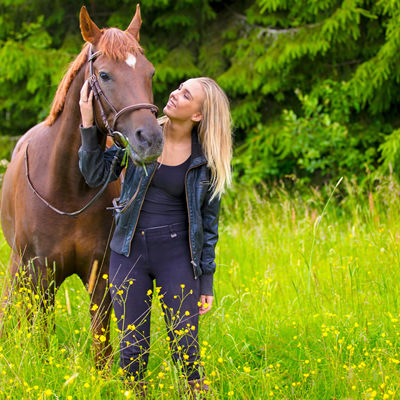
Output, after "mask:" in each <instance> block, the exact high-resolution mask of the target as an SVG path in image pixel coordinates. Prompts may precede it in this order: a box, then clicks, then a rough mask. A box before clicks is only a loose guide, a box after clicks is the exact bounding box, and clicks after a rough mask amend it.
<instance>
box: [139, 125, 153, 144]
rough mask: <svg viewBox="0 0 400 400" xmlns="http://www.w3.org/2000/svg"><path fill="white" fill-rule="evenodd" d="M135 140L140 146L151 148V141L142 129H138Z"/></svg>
mask: <svg viewBox="0 0 400 400" xmlns="http://www.w3.org/2000/svg"><path fill="white" fill-rule="evenodd" d="M135 138H136V140H137V141H138V143H139V144H141V145H144V146H149V147H150V146H151V141H150V140H149V138H148V137H146V134H145V133H144V132H143V130H142V129H140V128H139V129H136V131H135Z"/></svg>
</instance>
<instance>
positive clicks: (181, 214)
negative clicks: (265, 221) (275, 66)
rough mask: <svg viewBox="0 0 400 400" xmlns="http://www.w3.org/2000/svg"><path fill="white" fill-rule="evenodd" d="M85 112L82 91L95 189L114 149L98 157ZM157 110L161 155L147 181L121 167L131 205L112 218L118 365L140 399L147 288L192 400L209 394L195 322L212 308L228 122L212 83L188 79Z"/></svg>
mask: <svg viewBox="0 0 400 400" xmlns="http://www.w3.org/2000/svg"><path fill="white" fill-rule="evenodd" d="M91 104H92V93H90V94H88V86H87V84H85V85H84V86H83V88H82V91H81V101H80V107H81V114H82V129H81V134H82V146H81V148H80V150H79V155H80V168H81V171H82V174H83V176H84V177H85V180H86V182H87V183H88V184H89V185H90V186H92V187H95V186H100V185H101V184H103V183H104V181H105V179H106V177H107V175H108V171H109V168H110V160H111V159H112V158H113V155H114V154H115V153H116V148H115V147H114V146H113V147H111V148H110V149H109V150H107V151H106V152H104V153H103V152H102V150H101V149H100V147H99V145H98V143H97V133H96V127H94V126H93V110H92V105H91ZM163 111H164V114H165V117H163V118H161V119H160V120H161V123H163V126H164V128H163V131H164V147H163V151H162V154H161V155H160V157H159V158H158V160H157V162H156V163H153V164H150V165H148V166H147V167H146V169H147V171H146V173H145V171H144V169H143V168H142V167H138V166H135V165H134V164H133V163H128V166H127V170H126V174H125V178H124V183H123V187H122V193H121V197H120V203H121V204H124V203H126V202H127V201H129V199H130V198H131V197H132V195H133V194H136V196H137V197H136V198H135V201H134V202H133V203H132V205H131V206H130V207H129V208H128V210H127V211H126V212H124V213H121V214H119V213H117V215H116V229H115V232H114V235H113V238H112V240H111V244H110V247H111V257H110V270H109V280H110V287H111V289H110V290H111V296H112V300H113V306H114V311H115V315H116V318H117V319H118V329H119V330H120V331H121V343H120V364H121V367H122V369H123V370H124V371H125V372H126V374H127V375H128V377H129V378H130V379H131V380H132V381H133V380H134V381H136V382H138V383H139V386H140V387H141V388H142V390H141V393H142V394H143V396H144V395H145V383H144V374H145V371H146V367H147V361H148V356H149V352H148V349H149V346H150V311H151V302H152V296H153V280H155V281H156V293H155V295H157V296H158V298H159V299H160V301H161V304H162V307H163V314H164V316H165V321H166V323H167V328H168V339H167V340H169V343H170V347H171V350H172V353H173V359H174V361H175V362H179V363H180V364H181V366H182V370H183V373H184V374H185V376H186V378H187V380H188V383H189V388H190V389H191V391H192V393H194V392H195V391H200V390H203V391H207V390H208V387H207V385H206V384H205V383H204V377H203V373H202V371H201V368H200V358H199V344H198V319H199V314H200V315H202V314H205V313H207V312H208V311H209V310H210V309H211V306H212V302H213V274H214V271H215V260H214V259H215V250H214V249H215V245H216V243H217V240H218V214H219V208H220V196H221V194H222V192H223V191H224V188H225V187H226V186H227V185H229V183H230V181H231V168H230V161H231V156H232V140H231V116H230V111H229V102H228V99H227V97H226V95H225V93H224V92H223V91H222V89H221V88H220V87H219V86H218V85H217V84H216V83H215V82H214V81H213V80H212V79H210V78H196V79H189V80H187V81H186V82H184V83H182V84H181V85H180V86H179V88H178V89H177V90H175V91H173V92H172V93H171V95H170V97H169V100H168V103H167V105H166V106H165V108H164V110H163ZM121 169H122V167H121V166H119V167H118V168H117V171H116V173H115V178H116V177H117V176H118V175H119V173H120V172H121Z"/></svg>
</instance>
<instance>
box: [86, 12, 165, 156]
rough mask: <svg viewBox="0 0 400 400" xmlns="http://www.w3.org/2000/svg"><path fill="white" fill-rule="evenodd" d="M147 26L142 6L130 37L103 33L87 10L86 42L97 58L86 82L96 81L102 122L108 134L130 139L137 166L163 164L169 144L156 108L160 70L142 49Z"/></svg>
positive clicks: (125, 33)
mask: <svg viewBox="0 0 400 400" xmlns="http://www.w3.org/2000/svg"><path fill="white" fill-rule="evenodd" d="M141 23H142V21H141V18H140V9H139V5H138V6H137V8H136V13H135V16H134V17H133V19H132V21H131V23H130V25H129V27H128V29H127V30H126V31H121V30H120V29H117V28H108V29H99V28H98V27H97V26H96V24H95V23H94V22H93V21H92V20H91V19H90V17H89V14H88V12H87V11H86V8H85V7H82V9H81V13H80V25H81V32H82V36H83V38H84V39H85V40H86V42H88V43H89V44H90V50H89V49H88V51H89V52H90V51H91V53H92V54H93V57H92V59H93V62H92V66H91V67H90V68H89V66H88V68H87V69H86V78H89V77H90V75H92V78H91V83H92V86H93V85H94V86H96V87H97V92H98V94H99V100H100V103H101V104H99V102H97V101H95V102H94V103H95V104H94V108H95V118H96V121H97V123H98V125H99V127H100V128H101V129H102V130H103V131H106V130H109V131H111V130H112V131H119V132H121V133H122V134H123V135H124V136H125V137H126V138H127V139H128V141H129V143H130V145H131V147H132V149H133V151H134V153H133V157H134V159H135V161H136V162H137V163H141V162H150V161H152V160H154V159H155V158H157V157H158V156H159V155H160V154H161V150H162V144H163V139H162V130H161V128H160V126H159V125H158V123H157V119H156V115H155V110H156V109H157V108H156V107H155V106H152V104H151V103H152V102H153V93H152V78H153V75H154V67H153V65H152V64H151V63H150V62H149V61H148V60H147V59H146V57H145V56H144V54H143V50H142V48H141V47H140V45H139V30H140V26H141ZM93 90H94V91H95V93H96V88H93ZM102 114H103V116H102ZM107 124H108V125H109V127H110V128H107Z"/></svg>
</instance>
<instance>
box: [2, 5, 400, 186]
mask: <svg viewBox="0 0 400 400" xmlns="http://www.w3.org/2000/svg"><path fill="white" fill-rule="evenodd" d="M80 7H81V3H79V2H76V1H72V2H68V4H66V3H65V2H61V1H59V0H58V1H56V2H51V1H50V0H40V1H38V2H28V3H27V2H21V1H17V2H10V1H7V0H0V10H1V11H2V12H1V14H0V15H1V16H0V117H1V118H0V133H1V134H12V135H18V134H21V133H23V132H24V131H26V130H27V129H28V128H29V127H30V126H32V125H33V124H35V123H37V122H39V121H40V120H42V119H43V118H44V117H45V115H46V114H47V112H48V109H49V105H50V103H51V100H52V97H53V95H54V92H55V90H56V87H57V83H58V82H59V80H60V78H61V76H62V75H63V73H64V72H65V70H66V67H67V65H68V63H69V62H70V61H71V60H72V59H73V58H74V56H75V55H76V54H77V53H78V52H79V50H80V48H81V45H82V43H83V41H82V38H81V36H80V31H79V22H78V14H79V9H80ZM134 9H135V7H134V6H133V5H132V3H131V2H129V1H127V0H124V1H122V2H116V1H115V0H108V1H106V2H101V3H100V2H91V3H90V7H89V12H90V14H91V16H92V18H93V19H94V20H95V22H96V23H97V24H98V26H100V27H103V26H117V27H120V28H122V29H125V28H126V27H127V25H128V24H129V22H130V20H131V18H132V16H133V13H134ZM141 14H142V19H143V26H142V29H141V43H142V45H143V47H144V48H145V50H146V55H147V57H148V58H149V60H151V61H152V63H153V64H154V66H155V68H156V75H155V79H154V85H153V86H154V94H155V101H156V103H157V105H158V106H159V107H160V108H161V109H162V107H163V105H164V104H165V102H166V100H167V98H168V94H169V92H170V91H171V90H173V89H174V88H175V87H176V86H177V85H178V84H179V83H180V82H181V81H182V80H185V79H187V78H189V77H193V76H199V75H204V76H211V77H212V78H214V79H216V80H217V82H218V83H219V84H220V85H221V86H222V87H223V88H224V89H225V91H226V92H227V94H228V96H229V98H230V100H231V107H232V114H233V119H234V133H235V144H236V153H235V161H234V168H235V173H236V176H237V178H238V179H240V180H241V181H243V182H246V183H249V182H253V183H255V182H261V181H271V180H276V179H283V178H285V177H287V176H296V177H298V178H300V179H301V181H302V182H309V181H310V180H315V179H317V180H326V179H330V178H331V177H333V176H338V175H342V174H345V175H352V174H355V175H357V176H358V177H359V179H362V177H363V176H365V171H374V170H376V169H379V168H383V169H384V170H386V169H387V167H388V165H389V164H390V165H392V166H394V165H395V164H396V163H397V161H396V162H395V160H396V159H400V153H399V151H400V149H399V148H398V146H397V144H396V139H397V136H398V133H396V132H397V130H398V129H399V127H400V120H399V117H398V104H399V102H400V90H399V83H400V70H399V68H398V65H399V64H400V63H399V61H400V4H399V2H398V1H396V0H392V1H386V0H385V1H384V0H320V1H317V0H309V1H306V0H293V1H287V0H254V1H250V0H245V1H239V0H234V1H230V2H221V1H211V0H206V1H204V0H185V1H178V0H148V1H145V2H143V3H142V4H141ZM21 116H23V118H21Z"/></svg>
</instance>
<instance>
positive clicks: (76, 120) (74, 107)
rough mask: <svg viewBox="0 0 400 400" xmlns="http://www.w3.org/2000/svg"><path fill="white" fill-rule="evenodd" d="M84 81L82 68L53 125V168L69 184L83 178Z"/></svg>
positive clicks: (57, 177)
mask: <svg viewBox="0 0 400 400" xmlns="http://www.w3.org/2000/svg"><path fill="white" fill-rule="evenodd" d="M83 82H84V71H83V69H82V70H81V71H80V72H79V73H78V74H77V76H76V77H75V79H74V80H73V82H72V83H71V86H70V88H69V90H68V93H67V96H66V99H65V104H64V108H63V111H62V112H61V114H60V115H59V116H58V118H57V120H56V121H55V123H54V124H53V126H52V128H53V130H54V131H53V132H52V133H51V137H52V138H53V139H52V142H53V145H52V152H51V156H50V163H51V169H52V170H53V171H54V172H55V173H54V175H53V176H54V177H56V179H57V180H59V181H61V182H64V183H65V184H66V185H67V186H71V185H75V184H76V185H79V184H80V183H81V182H82V180H83V178H82V175H81V174H80V171H79V168H78V149H79V147H80V145H81V137H80V132H79V126H80V123H81V114H80V109H79V97H80V89H81V87H82V85H83ZM50 140H51V139H50ZM70 189H71V188H70Z"/></svg>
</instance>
